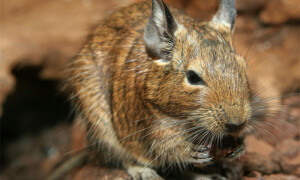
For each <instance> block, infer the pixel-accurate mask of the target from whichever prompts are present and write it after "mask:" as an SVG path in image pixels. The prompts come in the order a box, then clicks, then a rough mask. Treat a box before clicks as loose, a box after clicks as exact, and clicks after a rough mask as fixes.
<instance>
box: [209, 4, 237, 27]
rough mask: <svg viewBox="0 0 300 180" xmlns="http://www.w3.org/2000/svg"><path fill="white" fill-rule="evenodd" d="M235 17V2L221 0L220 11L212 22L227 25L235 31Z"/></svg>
mask: <svg viewBox="0 0 300 180" xmlns="http://www.w3.org/2000/svg"><path fill="white" fill-rule="evenodd" d="M235 17H236V8H235V0H219V10H218V12H217V13H216V14H215V16H214V17H213V19H212V22H213V23H216V24H221V25H225V26H227V27H228V28H230V30H233V27H234V22H235Z"/></svg>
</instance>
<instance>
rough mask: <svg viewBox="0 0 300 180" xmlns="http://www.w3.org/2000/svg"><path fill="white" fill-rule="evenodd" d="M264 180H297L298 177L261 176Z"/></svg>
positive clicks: (280, 175) (283, 175)
mask: <svg viewBox="0 0 300 180" xmlns="http://www.w3.org/2000/svg"><path fill="white" fill-rule="evenodd" d="M263 179H264V180H299V178H298V177H296V176H293V175H285V174H272V175H267V176H263Z"/></svg>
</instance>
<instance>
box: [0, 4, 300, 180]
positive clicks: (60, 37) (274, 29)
mask: <svg viewBox="0 0 300 180" xmlns="http://www.w3.org/2000/svg"><path fill="white" fill-rule="evenodd" d="M137 1H139V0H109V1H108V0H51V1H47V0H0V6H1V7H0V8H1V9H0V15H1V17H0V18H1V19H0V118H1V119H0V123H1V125H0V128H1V130H0V131H1V165H0V168H1V169H0V179H3V180H6V179H28V180H29V179H30V180H31V179H44V178H45V176H46V175H48V174H49V173H51V170H53V169H54V168H55V167H56V165H57V163H58V162H60V161H61V160H62V159H64V158H66V156H67V154H68V152H70V151H71V150H72V149H76V148H77V145H76V142H77V141H79V139H81V138H82V137H81V136H80V133H78V131H76V132H77V133H74V128H73V129H72V128H71V124H72V121H73V119H74V115H73V113H72V111H71V106H70V102H69V100H68V95H67V94H66V93H64V92H62V91H61V87H62V86H63V84H64V79H65V78H66V77H65V74H64V73H63V72H64V71H63V69H64V68H65V66H66V65H67V64H68V63H69V62H70V61H71V60H72V58H73V57H74V56H75V55H76V53H77V52H78V51H79V49H80V47H81V46H82V45H83V43H84V42H85V39H86V36H87V35H88V33H89V32H90V30H91V29H92V28H93V27H94V26H95V25H96V24H97V22H98V21H99V20H100V19H102V18H103V17H105V16H106V15H108V14H109V13H110V12H112V11H114V10H116V9H118V8H120V7H122V6H126V5H128V4H130V3H133V2H137ZM165 2H166V3H167V4H168V5H172V6H175V7H178V8H180V9H182V10H184V11H185V12H186V13H187V14H189V15H191V16H193V17H195V18H197V19H199V20H201V21H202V20H209V19H210V18H211V17H212V16H213V14H214V13H215V12H216V10H217V8H218V2H217V0H209V1H207V0H165ZM236 4H237V10H238V17H237V20H236V27H235V35H234V38H235V47H236V51H237V52H239V53H240V54H241V55H242V56H244V57H245V58H246V61H247V63H248V75H249V79H250V83H251V87H252V88H253V91H254V92H256V93H258V94H260V96H262V97H263V98H265V99H268V98H274V99H273V101H270V103H273V104H270V105H272V106H273V107H274V108H277V109H279V113H278V114H276V117H275V118H272V119H270V120H269V121H268V122H269V126H270V128H269V129H268V128H267V127H263V128H260V130H258V132H257V134H256V135H253V136H249V137H247V139H246V144H247V150H246V154H245V155H244V156H243V157H242V158H241V159H239V160H238V161H237V162H234V163H233V162H230V163H229V162H228V163H225V164H222V165H215V166H212V167H211V168H212V169H215V170H214V171H212V172H214V173H218V174H221V175H222V176H224V177H227V178H228V179H240V178H242V177H243V178H244V179H249V180H250V179H259V178H262V177H263V178H265V179H283V180H284V179H297V177H298V178H299V177H300V95H299V93H300V1H299V0H236ZM264 129H266V130H264ZM72 132H73V133H72ZM78 146H79V145H78ZM205 172H209V173H210V172H211V171H205ZM70 177H72V178H73V179H82V178H83V177H85V178H86V179H95V178H97V177H98V178H101V177H106V178H108V179H113V178H116V177H118V178H121V179H128V178H129V177H128V175H126V173H124V171H121V170H105V169H101V168H97V167H90V166H89V167H84V168H82V169H80V170H78V171H77V172H75V173H72V176H70Z"/></svg>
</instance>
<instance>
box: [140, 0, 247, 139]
mask: <svg viewBox="0 0 300 180" xmlns="http://www.w3.org/2000/svg"><path fill="white" fill-rule="evenodd" d="M152 2H153V3H152V15H151V17H150V19H149V21H148V24H147V26H146V29H145V34H144V41H145V44H146V50H147V52H148V54H149V56H150V57H151V59H152V60H153V61H152V63H151V66H150V67H149V73H147V82H146V91H147V92H146V98H147V99H148V100H149V101H150V102H151V103H152V104H153V105H154V106H155V107H157V108H158V109H159V110H160V111H162V112H164V113H165V114H167V115H168V116H170V117H174V118H179V119H180V118H182V117H184V118H183V119H189V120H194V121H193V122H194V123H195V125H196V126H200V127H203V128H205V129H207V130H209V131H210V132H212V133H214V134H232V135H236V136H239V135H240V134H241V132H242V131H243V129H244V127H245V126H246V124H247V122H248V121H249V119H250V118H251V104H250V103H251V102H250V99H251V91H250V88H249V84H248V80H247V76H246V62H245V60H244V58H243V57H241V56H240V55H238V54H237V53H236V52H235V50H234V47H233V40H232V33H233V27H234V21H235V16H236V10H235V5H234V0H221V1H220V8H219V11H218V12H217V14H216V15H215V16H214V18H213V20H212V21H210V22H205V23H198V22H196V21H189V22H186V23H185V24H180V23H179V22H178V21H177V20H176V19H175V18H174V17H173V16H172V14H171V12H170V11H169V9H168V8H167V6H166V5H165V4H164V3H163V2H162V1H161V0H153V1H152Z"/></svg>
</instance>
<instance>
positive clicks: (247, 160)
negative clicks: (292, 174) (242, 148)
mask: <svg viewBox="0 0 300 180" xmlns="http://www.w3.org/2000/svg"><path fill="white" fill-rule="evenodd" d="M239 161H240V162H241V163H242V164H243V166H244V170H245V171H259V172H261V173H264V174H272V173H276V172H280V166H279V164H278V163H277V162H275V161H273V160H272V159H269V158H268V157H266V156H263V155H260V154H256V153H245V154H244V155H243V156H242V157H241V158H240V160H239Z"/></svg>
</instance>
